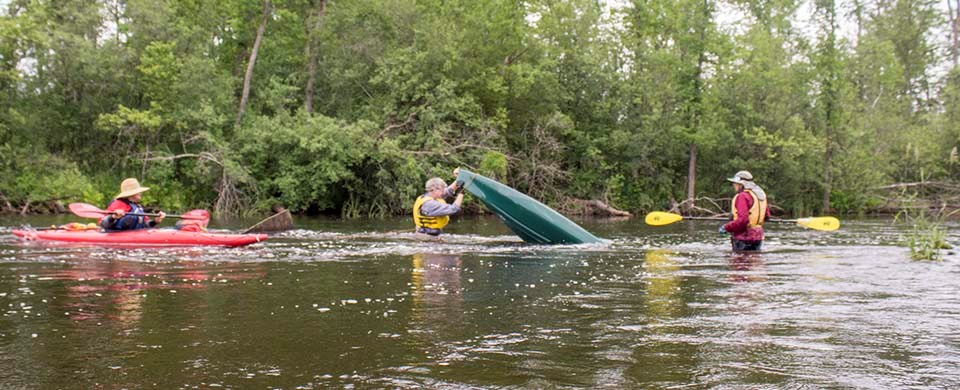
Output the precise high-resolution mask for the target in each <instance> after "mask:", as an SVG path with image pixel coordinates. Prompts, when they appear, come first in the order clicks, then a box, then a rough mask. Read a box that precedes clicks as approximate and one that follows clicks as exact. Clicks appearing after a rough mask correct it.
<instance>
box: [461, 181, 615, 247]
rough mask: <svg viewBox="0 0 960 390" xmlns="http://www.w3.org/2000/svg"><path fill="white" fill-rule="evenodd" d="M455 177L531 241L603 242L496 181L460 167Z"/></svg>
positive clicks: (468, 190) (547, 242)
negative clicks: (458, 173)
mask: <svg viewBox="0 0 960 390" xmlns="http://www.w3.org/2000/svg"><path fill="white" fill-rule="evenodd" d="M457 180H458V181H460V182H462V183H464V189H465V190H467V192H469V193H471V194H472V195H473V196H474V197H476V198H477V199H480V201H481V202H483V204H484V205H485V206H487V208H488V209H490V211H492V212H493V213H494V214H496V215H497V216H498V217H500V219H502V220H503V222H504V223H506V224H507V227H509V228H510V230H513V232H514V233H516V234H517V235H518V236H520V238H522V239H523V240H524V241H526V242H530V243H535V244H589V243H598V242H603V240H601V239H599V238H597V236H594V235H593V234H590V232H588V231H586V230H584V229H583V228H582V227H580V225H577V224H576V223H573V221H571V220H569V219H567V217H564V216H563V215H561V214H560V213H558V212H556V211H554V210H553V209H551V208H549V207H547V206H546V205H544V204H543V203H540V202H538V201H536V200H535V199H533V198H531V197H529V196H527V195H524V194H522V193H520V192H519V191H517V190H515V189H513V188H510V187H507V186H505V185H503V184H500V183H499V182H497V181H495V180H493V179H490V178H487V177H484V176H481V175H478V174H476V173H473V172H470V171H468V170H466V169H463V168H461V169H460V175H459V176H457Z"/></svg>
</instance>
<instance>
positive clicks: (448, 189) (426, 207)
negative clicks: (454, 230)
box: [413, 168, 463, 236]
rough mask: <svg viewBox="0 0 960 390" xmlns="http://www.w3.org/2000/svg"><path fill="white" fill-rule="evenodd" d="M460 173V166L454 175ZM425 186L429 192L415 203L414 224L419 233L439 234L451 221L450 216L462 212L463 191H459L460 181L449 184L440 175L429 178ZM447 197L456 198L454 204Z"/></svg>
mask: <svg viewBox="0 0 960 390" xmlns="http://www.w3.org/2000/svg"><path fill="white" fill-rule="evenodd" d="M459 173H460V168H457V169H455V170H454V171H453V174H454V176H456V175H457V174H459ZM424 187H425V189H426V191H427V192H426V193H424V194H423V195H420V197H418V198H417V201H416V202H414V203H413V224H414V225H416V227H417V233H422V234H429V235H431V236H439V235H440V233H442V232H443V228H444V227H445V226H447V224H448V223H450V216H451V215H453V214H456V213H459V212H460V205H461V204H463V193H458V191H457V189H458V188H460V186H459V184H458V183H453V184H451V185H449V186H447V183H446V182H444V181H443V179H441V178H439V177H434V178H431V179H430V180H427V184H426V185H425V186H424ZM445 198H455V199H454V201H453V204H448V203H447V201H446V200H445Z"/></svg>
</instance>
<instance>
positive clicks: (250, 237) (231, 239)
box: [13, 229, 267, 247]
mask: <svg viewBox="0 0 960 390" xmlns="http://www.w3.org/2000/svg"><path fill="white" fill-rule="evenodd" d="M13 234H14V235H15V236H17V237H20V238H21V239H23V240H26V241H57V242H69V243H78V244H92V245H104V246H227V247H235V246H244V245H249V244H253V243H257V242H261V241H266V239H267V235H266V234H223V233H209V232H190V231H182V230H172V229H139V230H129V231H121V232H109V233H107V232H102V231H98V230H79V231H77V230H14V231H13Z"/></svg>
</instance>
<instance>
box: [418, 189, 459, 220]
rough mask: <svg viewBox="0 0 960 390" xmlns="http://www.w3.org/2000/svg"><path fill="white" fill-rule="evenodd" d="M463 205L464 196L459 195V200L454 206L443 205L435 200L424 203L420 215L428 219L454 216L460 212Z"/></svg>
mask: <svg viewBox="0 0 960 390" xmlns="http://www.w3.org/2000/svg"><path fill="white" fill-rule="evenodd" d="M462 203H463V194H460V195H457V200H455V201H454V202H453V204H443V203H440V202H437V201H435V200H428V201H426V202H423V205H422V206H420V214H422V215H425V216H428V217H442V216H444V215H453V214H456V213H459V212H460V204H462Z"/></svg>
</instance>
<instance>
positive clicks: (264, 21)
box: [234, 0, 270, 127]
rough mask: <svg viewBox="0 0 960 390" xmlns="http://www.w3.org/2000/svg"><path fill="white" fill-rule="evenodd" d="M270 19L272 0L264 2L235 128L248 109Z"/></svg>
mask: <svg viewBox="0 0 960 390" xmlns="http://www.w3.org/2000/svg"><path fill="white" fill-rule="evenodd" d="M269 19H270V0H264V2H263V19H261V20H260V27H259V28H257V38H256V39H255V40H254V41H253V50H250V60H249V61H248V62H247V72H246V73H245V74H244V75H243V94H241V95H240V110H239V111H237V121H236V123H235V124H234V126H235V127H240V120H241V119H243V112H244V111H246V109H247V98H249V96H250V80H251V79H253V66H254V65H255V64H256V63H257V51H259V50H260V42H261V41H263V32H264V31H266V29H267V20H269Z"/></svg>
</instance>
